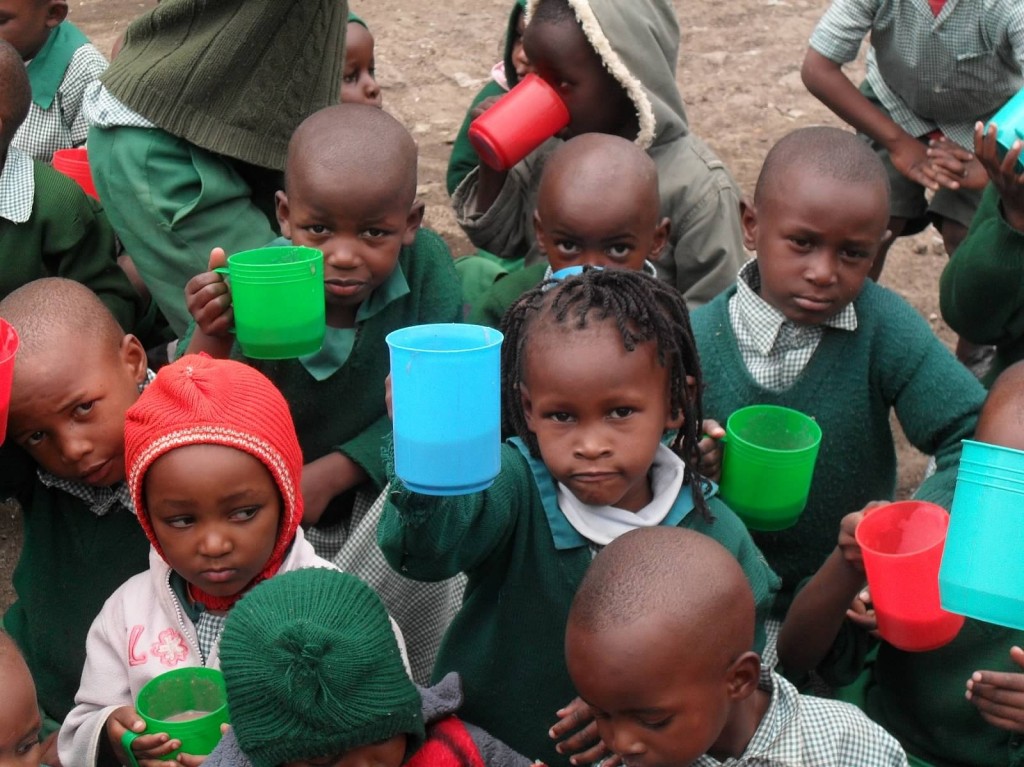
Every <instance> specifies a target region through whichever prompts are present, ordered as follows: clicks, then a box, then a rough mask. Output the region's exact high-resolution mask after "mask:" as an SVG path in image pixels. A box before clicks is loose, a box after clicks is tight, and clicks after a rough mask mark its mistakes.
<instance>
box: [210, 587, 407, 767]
mask: <svg viewBox="0 0 1024 767" xmlns="http://www.w3.org/2000/svg"><path fill="white" fill-rule="evenodd" d="M220 664H221V670H222V671H223V673H224V681H225V683H226V684H227V691H228V707H229V709H230V710H231V724H232V726H233V727H234V730H235V736H236V737H237V738H238V744H239V745H240V746H241V747H242V750H243V751H244V752H245V753H246V755H247V756H248V757H249V759H250V760H251V761H252V763H253V767H276V765H279V764H281V763H283V762H287V761H294V760H299V759H310V758H315V757H319V756H329V755H333V754H340V753H344V752H345V751H349V750H351V749H353V748H356V747H357V746H363V745H366V744H369V743H376V742H378V741H381V740H387V739H388V738H391V737H394V736H395V735H398V734H400V733H406V734H409V735H411V736H412V737H413V739H414V741H415V742H419V741H422V739H423V717H422V713H421V710H420V707H421V702H420V695H419V692H418V691H417V689H416V687H415V685H413V683H412V680H410V679H409V676H408V675H407V673H406V671H405V666H404V664H403V663H402V656H401V653H400V651H399V649H398V642H397V640H396V639H395V634H394V631H393V629H392V627H391V620H390V618H389V617H388V613H387V611H386V610H385V609H384V605H383V604H382V603H381V601H380V598H379V597H378V596H377V595H376V594H375V593H374V591H373V590H372V589H371V588H370V587H369V586H367V585H366V584H365V583H363V582H362V581H361V580H359V579H358V578H356V577H355V576H353V575H349V574H347V573H341V572H338V571H336V570H327V569H318V568H311V569H305V570H295V571H292V572H288V573H282V574H280V575H278V576H275V577H274V578H271V579H270V580H268V581H266V582H265V583H261V584H260V585H259V586H257V587H256V588H254V589H252V591H250V592H249V593H248V594H247V595H246V596H245V597H244V598H242V599H241V600H240V601H239V602H238V603H237V604H236V605H235V607H234V608H233V609H232V610H231V612H230V614H229V615H228V619H227V621H226V623H225V625H224V633H223V635H222V636H221V640H220Z"/></svg>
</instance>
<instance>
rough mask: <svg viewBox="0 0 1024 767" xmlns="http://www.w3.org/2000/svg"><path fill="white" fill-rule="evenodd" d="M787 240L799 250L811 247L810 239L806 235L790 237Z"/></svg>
mask: <svg viewBox="0 0 1024 767" xmlns="http://www.w3.org/2000/svg"><path fill="white" fill-rule="evenodd" d="M789 241H790V242H791V243H793V246H794V247H796V248H797V249H799V250H809V249H810V247H811V241H810V240H809V239H807V238H806V237H790V238H789Z"/></svg>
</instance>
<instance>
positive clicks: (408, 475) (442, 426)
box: [386, 324, 502, 495]
mask: <svg viewBox="0 0 1024 767" xmlns="http://www.w3.org/2000/svg"><path fill="white" fill-rule="evenodd" d="M386 340H387V343H388V347H389V349H390V350H391V402H392V410H393V420H394V435H395V473H396V474H397V475H398V477H399V479H401V480H402V482H404V483H405V485H406V487H408V488H409V489H410V490H412V491H414V492H417V493H423V494H424V495H465V494H468V493H475V492H478V491H480V490H485V489H487V488H488V487H489V486H490V485H491V483H492V482H493V481H494V478H495V477H496V476H498V469H499V468H500V464H501V341H502V335H501V333H499V332H498V331H497V330H494V329H493V328H486V327H483V326H480V325H456V324H439V325H414V326H412V327H408V328H403V329H401V330H396V331H394V332H392V333H389V334H388V336H387V339H386Z"/></svg>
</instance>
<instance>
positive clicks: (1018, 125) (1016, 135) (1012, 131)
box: [985, 89, 1024, 173]
mask: <svg viewBox="0 0 1024 767" xmlns="http://www.w3.org/2000/svg"><path fill="white" fill-rule="evenodd" d="M993 123H994V124H995V126H996V144H998V145H999V149H1000V150H1001V151H1000V153H1001V154H1002V155H1005V154H1006V153H1007V152H1009V151H1010V147H1012V146H1013V142H1014V141H1017V139H1020V140H1021V141H1024V89H1022V90H1020V91H1018V92H1017V94H1016V95H1015V96H1014V97H1013V98H1011V99H1010V100H1009V101H1007V102H1006V103H1005V104H1003V106H1002V108H1000V110H999V111H998V112H996V113H995V114H994V115H993V116H992V119H991V120H989V122H988V124H987V125H986V126H985V130H988V127H989V125H992V124H993ZM1022 160H1024V156H1022V157H1019V158H1018V159H1017V172H1018V173H1021V172H1024V162H1022Z"/></svg>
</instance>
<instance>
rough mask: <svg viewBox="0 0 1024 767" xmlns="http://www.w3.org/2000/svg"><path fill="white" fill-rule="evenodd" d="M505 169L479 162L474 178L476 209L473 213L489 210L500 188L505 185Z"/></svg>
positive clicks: (499, 192) (506, 174)
mask: <svg viewBox="0 0 1024 767" xmlns="http://www.w3.org/2000/svg"><path fill="white" fill-rule="evenodd" d="M507 176H508V173H507V172H506V171H500V170H494V168H492V167H490V166H488V165H485V164H483V163H480V170H479V171H477V179H476V209H475V210H474V211H473V212H474V213H486V212H487V211H488V210H490V208H491V206H492V205H493V204H494V201H495V200H497V199H498V195H499V194H501V188H502V187H503V186H505V178H506V177H507Z"/></svg>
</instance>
